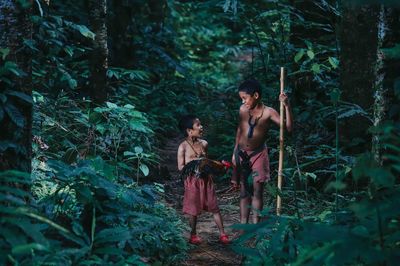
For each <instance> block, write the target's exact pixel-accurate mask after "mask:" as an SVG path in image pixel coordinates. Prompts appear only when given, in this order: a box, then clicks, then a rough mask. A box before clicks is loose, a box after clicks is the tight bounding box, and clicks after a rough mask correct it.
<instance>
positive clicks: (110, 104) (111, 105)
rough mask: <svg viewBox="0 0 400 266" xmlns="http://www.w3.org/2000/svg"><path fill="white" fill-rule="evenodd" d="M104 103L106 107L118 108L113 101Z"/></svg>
mask: <svg viewBox="0 0 400 266" xmlns="http://www.w3.org/2000/svg"><path fill="white" fill-rule="evenodd" d="M106 105H107V107H108V108H110V109H116V108H118V105H116V104H115V103H112V102H106Z"/></svg>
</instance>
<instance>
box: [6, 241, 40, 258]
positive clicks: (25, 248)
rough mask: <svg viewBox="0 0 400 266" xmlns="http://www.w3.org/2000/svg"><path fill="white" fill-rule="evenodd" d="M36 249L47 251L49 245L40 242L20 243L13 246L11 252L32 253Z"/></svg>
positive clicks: (17, 253) (18, 253)
mask: <svg viewBox="0 0 400 266" xmlns="http://www.w3.org/2000/svg"><path fill="white" fill-rule="evenodd" d="M34 250H39V251H47V250H48V249H47V247H45V246H44V245H42V244H39V243H30V244H26V245H18V246H15V247H13V248H12V250H11V252H12V253H13V254H16V255H20V254H31V253H32V252H33V251H34Z"/></svg>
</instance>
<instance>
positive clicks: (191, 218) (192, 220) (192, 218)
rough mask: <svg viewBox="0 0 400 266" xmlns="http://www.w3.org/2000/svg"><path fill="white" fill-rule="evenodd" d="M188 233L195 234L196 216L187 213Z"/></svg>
mask: <svg viewBox="0 0 400 266" xmlns="http://www.w3.org/2000/svg"><path fill="white" fill-rule="evenodd" d="M189 225H190V229H191V232H190V235H196V234H197V233H196V225H197V216H194V215H189Z"/></svg>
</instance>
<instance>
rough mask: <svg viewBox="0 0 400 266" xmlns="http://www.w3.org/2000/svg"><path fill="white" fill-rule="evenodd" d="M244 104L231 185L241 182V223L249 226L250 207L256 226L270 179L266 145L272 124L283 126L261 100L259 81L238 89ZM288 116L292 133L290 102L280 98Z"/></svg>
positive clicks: (283, 97)
mask: <svg viewBox="0 0 400 266" xmlns="http://www.w3.org/2000/svg"><path fill="white" fill-rule="evenodd" d="M239 96H240V98H241V99H242V103H243V104H242V105H241V107H240V110H239V125H238V128H237V132H236V140H235V148H234V152H233V156H232V162H233V164H234V166H235V167H234V172H233V176H232V183H234V185H237V183H238V181H239V180H240V222H241V223H248V221H249V215H250V204H251V208H252V209H253V223H258V222H259V219H260V218H259V213H260V211H261V210H262V208H263V197H262V194H263V185H264V182H266V181H269V179H270V169H269V158H268V150H267V147H266V146H265V141H266V139H267V133H268V129H269V128H270V126H271V121H272V122H274V123H275V124H277V125H280V116H279V114H278V112H277V111H276V110H274V109H273V108H271V107H268V106H266V105H265V104H264V103H263V102H262V101H261V86H260V83H259V82H258V81H256V80H246V81H245V82H243V83H242V84H241V85H240V86H239ZM279 100H280V101H282V102H283V105H284V106H285V113H286V128H287V131H289V132H291V131H292V125H293V119H292V110H291V107H290V104H289V99H288V97H287V96H286V95H285V94H281V95H280V96H279Z"/></svg>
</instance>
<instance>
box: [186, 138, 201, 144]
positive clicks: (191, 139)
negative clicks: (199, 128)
mask: <svg viewBox="0 0 400 266" xmlns="http://www.w3.org/2000/svg"><path fill="white" fill-rule="evenodd" d="M186 139H187V140H188V141H191V142H192V143H195V142H196V141H197V140H198V137H192V136H188V137H187V138H186Z"/></svg>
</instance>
